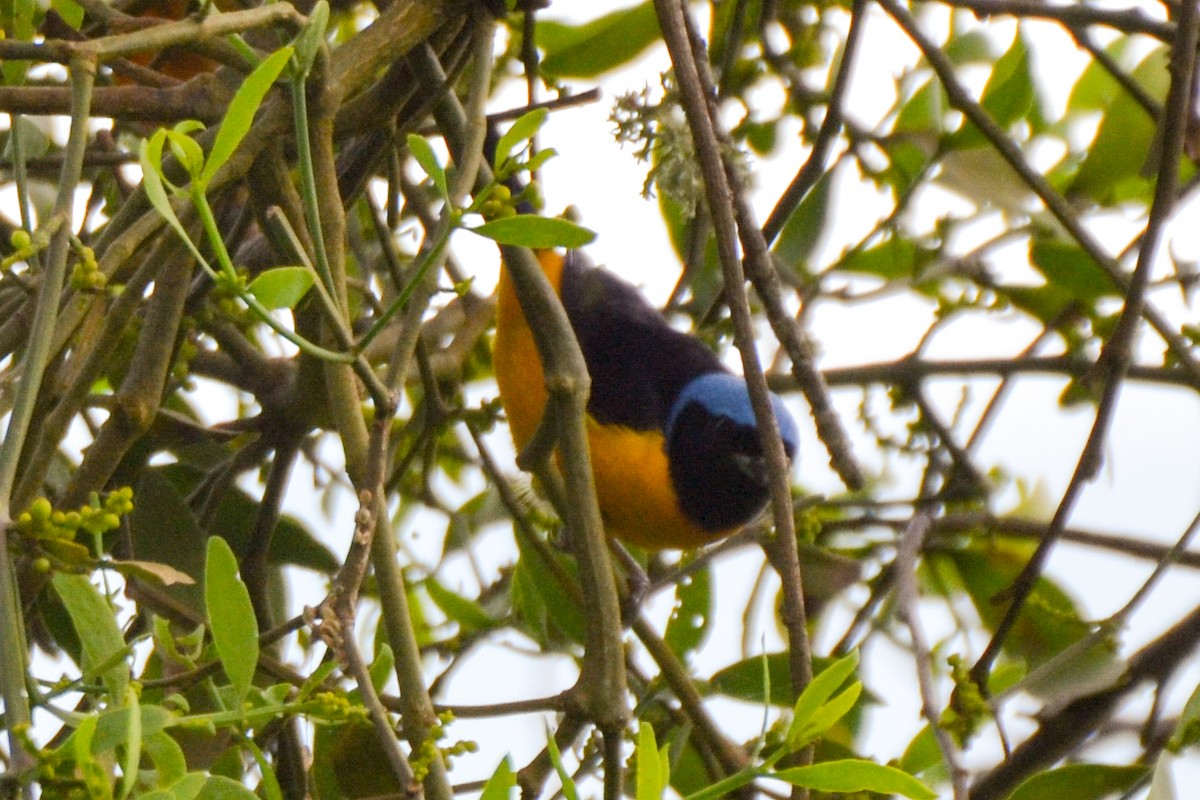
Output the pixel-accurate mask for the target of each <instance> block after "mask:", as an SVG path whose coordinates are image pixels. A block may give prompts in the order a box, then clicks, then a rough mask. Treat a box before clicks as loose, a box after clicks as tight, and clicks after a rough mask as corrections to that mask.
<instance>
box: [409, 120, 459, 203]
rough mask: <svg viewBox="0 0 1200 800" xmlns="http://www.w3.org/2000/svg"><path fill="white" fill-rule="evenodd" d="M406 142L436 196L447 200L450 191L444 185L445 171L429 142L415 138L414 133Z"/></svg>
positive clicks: (422, 138) (418, 137)
mask: <svg viewBox="0 0 1200 800" xmlns="http://www.w3.org/2000/svg"><path fill="white" fill-rule="evenodd" d="M406 141H407V142H408V152H410V153H412V157H413V158H415V159H416V160H417V163H418V164H420V165H421V169H423V170H425V174H426V175H428V176H429V177H430V178H431V179H432V180H433V185H434V186H436V187H437V190H438V194H440V195H441V196H442V199H443V200H449V198H450V189H449V187H448V185H447V184H446V169H445V168H444V167H443V166H442V165H441V162H439V161H438V157H437V155H436V154H435V153H434V152H433V148H432V147H431V146H430V145H429V142H428V141H426V139H425V137H424V136H417V135H416V134H415V133H410V134H409V135H408V138H407V140H406Z"/></svg>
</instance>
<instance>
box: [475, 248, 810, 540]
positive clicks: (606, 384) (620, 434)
mask: <svg viewBox="0 0 1200 800" xmlns="http://www.w3.org/2000/svg"><path fill="white" fill-rule="evenodd" d="M537 255H538V261H539V262H540V263H541V266H542V269H543V271H544V272H545V274H546V277H548V278H549V279H550V283H551V284H552V285H553V286H554V289H555V291H556V292H558V294H559V297H560V298H561V299H562V304H563V307H564V308H565V309H566V312H567V318H568V319H569V320H570V322H571V327H572V329H573V330H574V331H575V335H576V337H577V338H578V339H579V345H580V347H581V348H582V350H583V357H584V360H585V361H586V363H587V368H588V373H589V374H590V375H591V378H592V391H591V396H590V398H589V400H588V405H587V412H588V421H587V424H588V444H589V447H590V449H591V456H592V469H593V472H594V475H595V485H596V497H597V500H598V501H599V504H600V511H601V514H602V516H603V518H604V525H605V529H606V530H607V532H608V534H609V535H610V536H615V537H617V538H618V539H621V540H623V541H626V542H630V543H632V544H636V545H639V546H641V547H644V548H647V549H651V550H660V549H663V548H689V547H699V546H701V545H704V544H708V543H709V542H713V541H715V540H717V539H720V538H721V537H723V536H727V535H729V534H731V533H733V532H734V531H736V530H737V529H738V528H739V527H741V526H742V525H744V524H746V523H747V522H749V521H750V520H751V519H753V518H754V517H755V516H756V515H757V514H758V513H759V512H761V511H762V509H763V508H764V507H765V506H766V503H767V500H768V494H769V492H768V476H767V468H766V462H765V457H764V456H763V452H762V446H761V443H760V440H759V432H758V428H757V426H756V423H755V417H754V411H753V409H752V408H751V405H750V394H749V391H748V389H747V387H746V382H745V380H744V379H742V378H741V377H739V376H737V375H734V374H733V373H731V372H730V371H729V370H728V369H726V368H725V366H724V365H722V364H721V362H720V361H719V360H718V359H717V357H716V355H714V354H713V353H712V351H710V350H709V349H708V348H706V347H705V346H704V345H703V344H702V343H701V342H700V341H699V340H697V339H695V338H694V337H692V336H689V335H687V334H685V333H682V332H680V331H677V330H675V329H674V328H672V327H671V326H670V325H669V324H668V323H667V321H666V319H665V318H664V317H663V316H662V315H661V314H659V313H658V311H657V310H656V309H655V308H654V307H653V306H651V305H650V304H649V302H647V301H646V299H645V298H644V297H642V295H641V293H639V292H638V290H637V289H636V288H634V287H633V286H632V285H631V284H629V283H627V282H625V281H623V280H621V279H620V278H618V277H616V276H615V275H613V274H612V273H610V272H608V271H606V270H604V269H601V268H599V267H595V266H592V265H591V264H590V263H589V262H588V260H587V259H586V257H585V256H584V255H583V254H582V253H580V252H579V251H577V250H571V251H568V252H567V253H566V254H565V255H563V254H560V253H557V252H555V251H551V250H542V251H538V254H537ZM496 313H497V322H496V338H495V344H494V349H493V353H494V362H495V368H496V382H497V384H498V385H499V388H500V399H501V401H502V403H503V405H504V409H505V412H506V414H507V416H508V424H509V427H510V428H511V430H512V435H513V440H514V441H515V443H516V445H517V447H518V448H523V447H524V446H525V445H526V444H527V443H528V442H529V440H530V439H531V438H532V437H533V435H534V432H535V431H536V430H537V427H538V424H539V423H540V421H541V418H542V412H543V409H544V408H545V405H546V399H547V397H546V388H545V379H544V377H543V373H542V365H541V362H540V360H539V359H538V354H537V349H536V348H535V346H534V340H533V333H532V331H531V330H530V329H529V326H528V323H527V322H526V320H525V316H524V314H523V313H522V312H521V306H520V304H519V302H518V300H517V296H516V292H515V290H514V288H513V285H512V281H511V279H510V278H509V276H508V272H507V269H503V268H502V270H501V274H500V287H499V297H498V301H497V311H496ZM771 403H772V405H773V407H774V409H775V417H776V419H777V420H778V422H779V430H780V434H781V435H782V439H783V445H784V450H785V451H786V453H787V456H788V459H789V460H790V459H792V458H794V457H795V455H796V451H797V447H798V444H799V436H798V431H797V429H796V422H795V420H794V419H793V418H792V416H791V414H789V413H788V410H787V409H786V408H785V407H784V405H783V402H782V401H781V400H780V398H779V397H777V396H775V395H772V396H771Z"/></svg>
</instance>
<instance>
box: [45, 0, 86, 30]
mask: <svg viewBox="0 0 1200 800" xmlns="http://www.w3.org/2000/svg"><path fill="white" fill-rule="evenodd" d="M50 7H51V8H53V9H54V10H55V11H57V12H58V15H59V16H60V17H62V18H63V22H65V23H67V24H68V25H70V26H71V27H72V28H74V29H75V30H79V28H80V26H81V25H83V6H81V5H79V3H76V2H75V0H50Z"/></svg>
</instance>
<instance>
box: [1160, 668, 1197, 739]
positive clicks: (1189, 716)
mask: <svg viewBox="0 0 1200 800" xmlns="http://www.w3.org/2000/svg"><path fill="white" fill-rule="evenodd" d="M1197 741H1200V684H1198V685H1197V686H1196V688H1195V689H1193V690H1192V696H1191V697H1189V698H1188V701H1187V703H1186V704H1185V705H1184V706H1183V712H1182V713H1181V714H1180V715H1179V722H1178V723H1177V724H1176V725H1175V733H1173V734H1171V741H1170V742H1169V743H1168V744H1167V747H1169V748H1170V749H1171V752H1174V753H1177V752H1179V751H1180V750H1181V749H1183V748H1184V747H1187V746H1188V745H1192V744H1195V743H1196V742H1197Z"/></svg>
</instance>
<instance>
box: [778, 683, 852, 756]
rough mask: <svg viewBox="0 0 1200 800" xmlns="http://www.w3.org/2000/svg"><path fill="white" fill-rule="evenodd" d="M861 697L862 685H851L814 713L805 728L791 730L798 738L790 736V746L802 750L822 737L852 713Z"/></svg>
mask: <svg viewBox="0 0 1200 800" xmlns="http://www.w3.org/2000/svg"><path fill="white" fill-rule="evenodd" d="M861 695H862V684H861V683H859V682H858V681H855V682H854V683H852V684H850V686H849V687H847V688H846V690H845V691H844V692H842V693H840V694H838V695H837V696H836V697H834V698H833V699H832V700H830V701H829V702H828V703H825V704H824V705H822V706H821V707H820V708H818V709H817V710H816V711H815V712H813V714H812V716H810V717H809V718H808V722H807V723H806V724H805V725H804V726H803V727H801V728H799V729H796V728H793V729H791V730H789V734H790V733H792V732H793V731H794V732H795V736H796V738H795V739H792V738H791V737H790V736H789V738H788V744H789V745H790V746H792V747H793V748H800V747H803V746H804V745H806V744H808V743H809V742H811V741H813V740H814V739H816V738H817V737H819V736H821V734H823V733H825V731H827V730H829V729H830V728H832V727H833V726H834V725H835V724H837V722H838V720H840V719H841V718H842V717H844V716H846V715H847V714H848V713H850V709H852V708H854V704H855V703H857V702H858V698H859V697H860V696H861Z"/></svg>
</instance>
